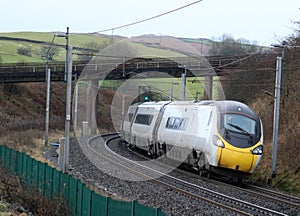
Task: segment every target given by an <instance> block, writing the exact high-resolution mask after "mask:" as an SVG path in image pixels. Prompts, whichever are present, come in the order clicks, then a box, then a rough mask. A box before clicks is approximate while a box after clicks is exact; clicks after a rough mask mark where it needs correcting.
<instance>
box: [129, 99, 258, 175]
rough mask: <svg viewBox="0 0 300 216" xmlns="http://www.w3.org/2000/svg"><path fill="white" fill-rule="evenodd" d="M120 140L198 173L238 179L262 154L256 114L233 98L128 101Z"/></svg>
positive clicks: (248, 172)
mask: <svg viewBox="0 0 300 216" xmlns="http://www.w3.org/2000/svg"><path fill="white" fill-rule="evenodd" d="M123 132H124V140H125V141H126V142H127V143H129V144H130V145H132V146H134V147H137V148H140V149H143V150H145V151H147V152H148V154H151V155H152V156H153V157H161V156H165V157H167V158H170V159H172V160H176V161H179V162H184V163H187V164H188V165H190V166H192V167H193V168H194V169H197V170H199V172H200V174H201V175H202V174H203V175H204V174H207V173H217V174H220V175H224V176H229V177H232V178H235V179H239V180H241V179H243V178H245V177H247V176H249V175H250V174H251V173H253V172H254V170H255V169H256V167H257V166H258V164H259V162H260V160H261V156H262V153H263V127H262V123H261V120H260V118H259V116H258V115H257V114H256V113H255V112H254V111H253V110H251V109H250V108H249V107H248V106H247V105H245V104H243V103H241V102H236V101H200V102H194V101H174V102H172V101H159V102H144V103H138V104H134V105H131V106H130V107H129V109H128V112H127V115H126V117H125V120H124V123H123Z"/></svg>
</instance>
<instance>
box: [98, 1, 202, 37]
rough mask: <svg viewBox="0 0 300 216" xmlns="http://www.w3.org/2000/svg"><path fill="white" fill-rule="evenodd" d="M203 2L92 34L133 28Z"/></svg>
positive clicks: (195, 2)
mask: <svg viewBox="0 0 300 216" xmlns="http://www.w3.org/2000/svg"><path fill="white" fill-rule="evenodd" d="M201 1H203V0H197V1H194V2H192V3H189V4H186V5H184V6H181V7H178V8H175V9H173V10H170V11H167V12H164V13H162V14H158V15H155V16H152V17H149V18H146V19H142V20H139V21H135V22H132V23H128V24H125V25H121V26H117V27H113V28H108V29H103V30H100V31H96V32H93V33H94V34H95V33H103V32H107V31H114V30H117V29H121V28H125V27H129V26H133V25H136V24H140V23H143V22H147V21H149V20H153V19H156V18H158V17H162V16H165V15H168V14H170V13H174V12H176V11H179V10H182V9H184V8H187V7H190V6H192V5H194V4H197V3H199V2H201Z"/></svg>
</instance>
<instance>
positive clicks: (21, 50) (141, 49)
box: [0, 32, 185, 64]
mask: <svg viewBox="0 0 300 216" xmlns="http://www.w3.org/2000/svg"><path fill="white" fill-rule="evenodd" d="M55 34H57V33H55V32H13V33H0V64H1V63H23V62H44V61H45V58H42V57H41V56H44V55H45V53H46V51H47V49H48V48H49V47H51V49H53V50H54V51H53V52H55V54H54V56H53V61H63V60H65V44H66V39H65V38H64V37H54V35H55ZM60 34H61V33H60ZM124 39H125V38H122V37H118V36H114V38H113V40H114V42H116V41H120V40H124ZM52 40H53V43H52ZM128 42H129V44H131V46H132V48H133V49H134V51H135V52H136V55H140V56H143V55H144V54H145V53H146V54H147V55H152V56H168V57H173V56H177V57H178V56H179V57H183V56H185V55H184V54H183V53H178V52H176V50H175V51H172V50H169V49H168V47H155V46H148V45H147V44H143V43H139V42H138V41H135V40H131V39H128ZM137 42H138V43H137ZM51 43H52V44H51ZM111 43H112V38H111V37H110V36H106V35H99V34H69V45H72V46H73V50H74V51H73V59H74V60H80V57H82V56H83V55H85V54H91V53H94V54H96V53H97V51H99V50H101V49H103V48H105V47H106V46H108V45H110V44H111ZM181 43H182V42H181ZM50 45H51V46H50ZM91 50H92V51H91Z"/></svg>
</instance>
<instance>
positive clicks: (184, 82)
mask: <svg viewBox="0 0 300 216" xmlns="http://www.w3.org/2000/svg"><path fill="white" fill-rule="evenodd" d="M185 86H186V67H184V73H182V75H181V92H180V100H181V101H184V98H185Z"/></svg>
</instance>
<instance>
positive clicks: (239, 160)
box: [219, 148, 254, 172]
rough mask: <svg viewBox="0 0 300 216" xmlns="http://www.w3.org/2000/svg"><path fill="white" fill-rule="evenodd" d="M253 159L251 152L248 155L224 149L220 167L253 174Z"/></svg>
mask: <svg viewBox="0 0 300 216" xmlns="http://www.w3.org/2000/svg"><path fill="white" fill-rule="evenodd" d="M253 157H254V156H253V154H252V153H251V152H249V153H247V152H244V151H236V150H231V149H228V148H223V149H221V152H220V157H219V166H220V167H224V168H228V169H233V170H238V171H242V172H251V170H252V168H253V160H254V158H253Z"/></svg>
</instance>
